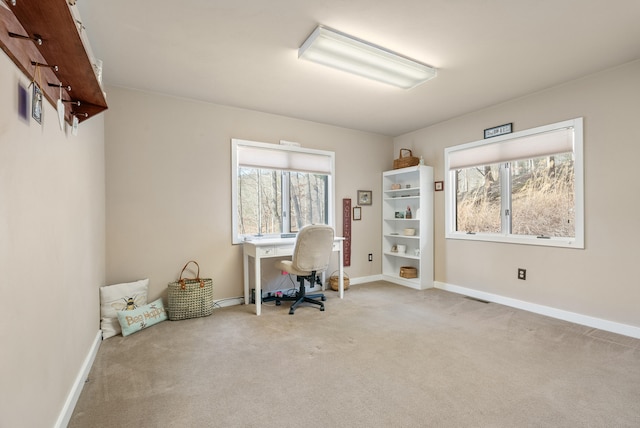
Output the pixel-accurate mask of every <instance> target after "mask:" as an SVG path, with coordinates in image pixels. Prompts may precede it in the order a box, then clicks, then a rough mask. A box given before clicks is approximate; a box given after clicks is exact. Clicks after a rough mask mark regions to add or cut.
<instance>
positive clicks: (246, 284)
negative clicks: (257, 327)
mask: <svg viewBox="0 0 640 428" xmlns="http://www.w3.org/2000/svg"><path fill="white" fill-rule="evenodd" d="M242 262H243V266H244V269H242V270H243V271H244V304H245V305H248V304H249V302H250V298H251V295H250V294H249V254H247V252H246V251H243V256H242Z"/></svg>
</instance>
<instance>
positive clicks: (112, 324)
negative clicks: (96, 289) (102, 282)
mask: <svg viewBox="0 0 640 428" xmlns="http://www.w3.org/2000/svg"><path fill="white" fill-rule="evenodd" d="M148 289H149V279H148V278H147V279H141V280H139V281H135V282H126V283H122V284H115V285H107V286H104V287H100V329H101V330H102V338H103V339H107V338H109V337H112V336H115V335H116V334H119V333H120V323H119V322H118V315H117V311H123V310H133V309H136V308H137V307H139V306H143V305H146V304H147V291H148Z"/></svg>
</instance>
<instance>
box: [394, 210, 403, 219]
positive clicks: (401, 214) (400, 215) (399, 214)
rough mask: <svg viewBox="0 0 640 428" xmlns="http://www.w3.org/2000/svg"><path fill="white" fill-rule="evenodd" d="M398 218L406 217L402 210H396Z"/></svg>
mask: <svg viewBox="0 0 640 428" xmlns="http://www.w3.org/2000/svg"><path fill="white" fill-rule="evenodd" d="M396 218H404V213H403V212H402V211H396Z"/></svg>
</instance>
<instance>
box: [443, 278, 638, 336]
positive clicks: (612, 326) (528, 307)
mask: <svg viewBox="0 0 640 428" xmlns="http://www.w3.org/2000/svg"><path fill="white" fill-rule="evenodd" d="M435 287H436V288H439V289H441V290H445V291H450V292H452V293H457V294H464V295H465V296H469V297H475V298H477V299H482V300H487V301H489V302H494V303H499V304H501V305H505V306H510V307H512V308H517V309H522V310H525V311H529V312H533V313H536V314H540V315H546V316H548V317H552V318H557V319H561V320H563V321H569V322H573V323H576V324H581V325H585V326H587V327H593V328H597V329H599V330H604V331H610V332H612V333H617V334H622V335H624V336H630V337H634V338H636V339H640V327H635V326H632V325H628V324H622V323H618V322H614V321H609V320H605V319H602V318H596V317H592V316H589V315H582V314H578V313H575V312H569V311H565V310H562V309H556V308H552V307H550V306H544V305H538V304H536V303H530V302H525V301H523V300H517V299H512V298H510V297H504V296H500V295H498V294H492V293H487V292H484V291H478V290H474V289H471V288H466V287H460V286H458V285H453V284H447V283H444V282H438V281H436V282H435Z"/></svg>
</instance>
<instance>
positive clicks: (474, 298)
mask: <svg viewBox="0 0 640 428" xmlns="http://www.w3.org/2000/svg"><path fill="white" fill-rule="evenodd" d="M464 298H465V299H469V300H474V301H476V302H480V303H491V302H490V301H488V300H482V299H478V298H477V297H470V296H464Z"/></svg>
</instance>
